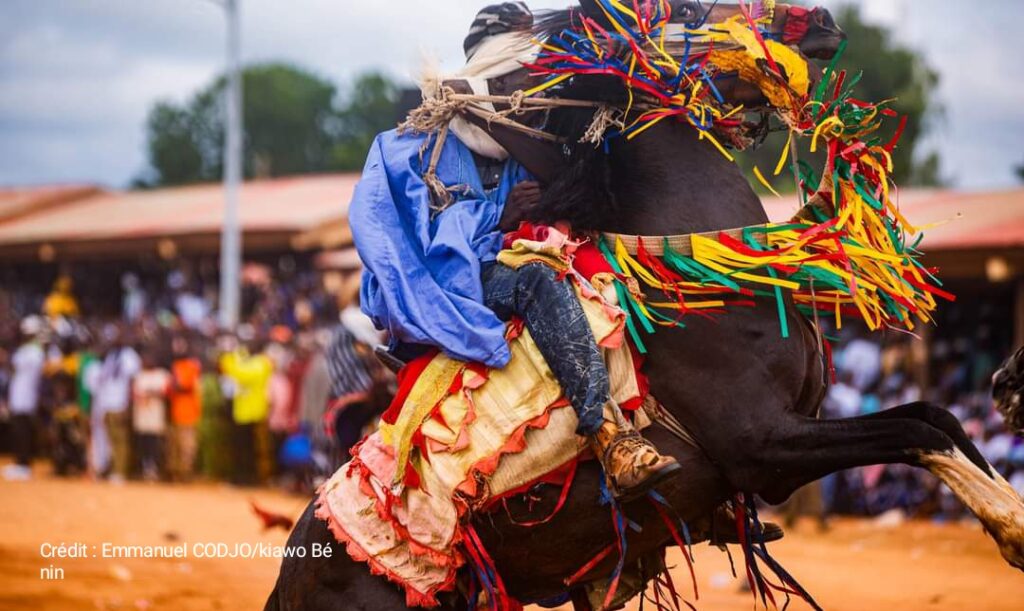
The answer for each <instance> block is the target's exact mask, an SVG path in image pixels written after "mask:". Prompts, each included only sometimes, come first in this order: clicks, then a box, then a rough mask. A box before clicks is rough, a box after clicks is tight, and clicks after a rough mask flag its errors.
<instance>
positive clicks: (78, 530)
mask: <svg viewBox="0 0 1024 611" xmlns="http://www.w3.org/2000/svg"><path fill="white" fill-rule="evenodd" d="M37 471H38V474H39V477H37V479H36V480H34V481H31V482H3V481H0V609H144V610H145V609H173V610H199V609H227V610H232V611H234V610H236V609H260V608H262V605H263V601H264V600H265V598H266V595H267V593H269V591H270V589H271V588H272V587H273V583H274V579H275V577H276V574H277V567H278V564H279V560H277V559H274V558H264V559H259V560H246V559H230V558H228V559H212V560H207V559H195V558H188V559H185V560H176V559H131V560H120V559H102V558H96V559H84V560H60V559H44V558H42V557H41V556H40V545H41V544H42V543H44V542H48V543H52V544H59V543H61V542H64V543H73V542H81V543H85V544H86V545H88V546H93V545H97V546H100V545H102V544H103V543H104V542H110V543H114V544H118V545H139V544H148V545H170V544H173V543H176V542H186V543H187V544H188V545H189V548H191V546H192V544H193V543H196V542H214V543H227V544H229V546H233V545H234V544H235V543H250V544H257V543H261V542H262V543H266V544H273V545H283V544H284V542H285V539H286V538H287V537H286V533H284V532H281V531H279V530H278V531H273V532H270V533H262V532H261V530H260V525H259V522H258V521H257V519H256V518H255V516H253V515H252V513H251V512H250V510H249V507H248V501H249V499H251V498H254V499H256V500H257V501H258V502H259V503H260V504H261V505H262V506H263V507H265V508H267V509H270V510H273V511H278V512H281V513H284V514H287V515H290V516H293V517H297V516H298V515H299V514H300V513H301V512H302V509H303V507H304V505H305V500H304V499H303V498H301V497H293V496H287V495H284V494H281V493H278V492H273V491H266V490H258V491H247V490H238V489H234V488H231V487H228V486H223V485H213V484H196V485H189V486H167V485H148V484H138V483H129V484H126V485H123V486H113V485H109V484H100V483H93V482H89V481H86V480H57V479H53V478H50V477H48V476H47V475H46V473H45V469H43V470H37ZM97 549H99V548H97ZM772 549H773V552H774V555H775V556H776V558H778V559H779V560H780V561H782V563H783V564H784V566H786V568H787V569H789V570H790V572H791V573H793V574H794V575H796V576H797V577H798V579H800V580H801V582H802V583H803V585H804V586H805V587H807V588H808V589H809V590H810V591H811V592H812V593H813V594H814V595H815V596H816V597H817V599H818V601H819V603H820V604H821V605H822V606H823V607H824V608H825V609H830V610H831V609H839V610H843V609H849V610H853V609H857V610H860V609H901V610H909V609H928V610H936V611H937V610H940V609H993V610H995V609H1006V610H1010V609H1021V608H1022V604H1024V603H1022V602H1021V601H1024V575H1021V574H1020V573H1019V572H1017V571H1015V570H1013V569H1011V568H1009V567H1008V566H1007V565H1005V564H1004V563H1003V562H1002V560H1001V559H1000V558H999V555H998V553H997V551H996V549H995V546H994V545H993V544H992V542H991V541H989V540H988V539H987V538H986V537H985V535H984V534H983V533H982V532H981V529H980V528H979V527H978V526H976V525H944V526H939V525H935V524H931V523H926V522H908V523H904V524H902V525H899V526H898V527H884V526H880V525H877V524H874V523H872V522H870V521H865V520H853V519H844V520H837V521H836V522H835V523H834V527H833V529H832V531H831V532H829V533H828V534H827V535H820V534H818V533H817V532H816V531H815V529H814V527H813V526H812V525H811V524H809V523H808V524H805V525H802V526H801V527H798V528H797V529H795V531H793V532H790V533H789V535H788V536H787V538H786V539H785V540H784V541H782V542H780V543H778V544H775V545H773V547H772ZM696 555H697V565H696V567H697V579H698V585H699V589H700V595H701V597H700V601H699V602H697V603H696V606H697V608H698V609H702V610H711V611H714V610H723V609H740V610H750V609H753V608H754V605H753V600H752V598H751V597H750V595H749V594H746V593H741V592H740V591H739V587H740V586H739V582H738V581H737V580H734V579H732V577H731V575H730V573H729V564H728V560H727V559H726V557H725V555H724V554H721V553H719V552H718V551H717V550H714V549H711V548H708V547H707V546H699V547H698V549H697V550H696ZM669 560H670V563H671V564H672V565H674V566H676V569H675V570H674V575H675V584H676V586H677V587H678V588H679V589H680V590H681V591H682V592H684V593H686V594H687V598H688V599H690V600H691V601H692V600H693V595H692V591H691V589H690V576H689V573H688V572H687V570H686V568H685V563H682V559H681V557H680V556H679V553H678V550H676V551H675V552H673V554H671V555H670V559H669ZM737 561H739V558H737ZM51 564H53V565H54V566H56V567H60V568H63V569H64V579H63V580H62V581H46V580H41V579H40V574H39V573H40V569H41V568H43V567H48V566H50V565H51ZM737 569H739V570H742V567H740V566H737ZM338 608H339V609H342V608H343V606H342V605H339V607H338ZM636 608H637V605H636V604H634V605H632V606H631V607H630V609H631V610H633V609H636ZM647 608H649V609H650V608H653V606H648V607H647ZM790 608H791V609H801V608H804V607H803V606H802V605H797V604H794V605H792V606H791V607H790ZM565 609H568V607H565ZM531 611H534V610H533V609H531Z"/></svg>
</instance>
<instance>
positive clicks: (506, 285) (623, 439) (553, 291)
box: [482, 263, 678, 497]
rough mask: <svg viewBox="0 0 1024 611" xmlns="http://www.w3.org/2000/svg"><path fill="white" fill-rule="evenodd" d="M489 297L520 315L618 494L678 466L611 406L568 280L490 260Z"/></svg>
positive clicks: (502, 311)
mask: <svg viewBox="0 0 1024 611" xmlns="http://www.w3.org/2000/svg"><path fill="white" fill-rule="evenodd" d="M482 276H483V286H484V303H485V305H487V307H489V308H490V309H492V310H493V311H494V312H495V313H496V314H497V315H498V316H499V317H500V318H502V319H505V320H508V319H509V318H511V317H512V316H513V315H515V316H519V317H520V318H521V319H522V320H523V322H524V323H525V325H526V328H527V329H528V330H529V331H530V335H531V336H532V337H533V341H534V343H536V344H537V348H538V350H540V353H541V354H542V355H543V356H544V359H545V360H546V361H547V363H548V367H550V368H551V372H552V373H553V374H554V376H555V378H556V379H557V380H558V382H559V384H561V386H562V389H563V391H564V392H565V395H566V398H567V399H568V400H569V402H570V403H571V404H572V406H573V408H574V409H575V411H576V415H577V417H578V419H579V427H578V429H577V433H578V434H580V435H584V436H587V437H589V438H590V439H591V440H592V442H593V443H594V445H595V446H596V448H595V451H596V453H597V455H598V458H599V459H600V460H601V462H602V464H603V465H604V467H605V471H606V472H607V473H608V475H609V479H611V481H612V483H613V485H614V487H615V488H617V494H618V495H619V496H622V497H632V496H636V495H638V494H642V493H643V492H645V491H646V490H647V489H649V488H650V487H651V486H652V485H654V484H655V483H656V482H657V481H658V480H660V479H661V478H663V477H664V476H666V475H668V474H669V473H671V472H673V471H675V470H677V469H678V464H677V463H676V461H675V460H674V459H673V458H671V457H667V456H661V455H660V454H658V451H657V450H656V449H655V448H654V446H653V445H652V444H651V443H650V442H648V441H646V440H645V439H644V438H643V437H641V436H640V435H639V434H638V433H637V432H636V431H635V430H634V429H633V427H632V426H630V425H629V423H628V422H627V421H626V420H625V419H624V418H622V417H621V413H618V407H617V406H615V405H614V404H612V405H611V407H612V410H611V412H612V414H613V416H612V419H611V420H606V419H605V417H604V411H605V406H606V405H608V404H610V403H611V400H610V394H609V387H608V371H607V370H606V369H605V365H604V359H603V358H602V356H601V351H600V349H599V348H598V347H597V343H596V342H595V341H594V336H593V333H592V332H591V330H590V325H589V324H588V323H587V319H586V315H585V314H584V312H583V307H582V306H581V305H580V303H579V299H578V298H577V297H576V293H575V292H574V291H573V289H572V287H571V286H570V284H569V281H568V280H559V279H558V274H557V272H555V270H553V269H551V268H550V267H548V266H547V265H544V264H543V263H528V264H526V265H523V266H521V267H519V268H516V269H513V268H511V267H508V266H505V265H502V264H500V263H493V264H490V265H487V266H485V267H484V270H483V274H482Z"/></svg>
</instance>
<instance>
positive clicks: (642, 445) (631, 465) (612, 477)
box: [590, 418, 679, 501]
mask: <svg viewBox="0 0 1024 611" xmlns="http://www.w3.org/2000/svg"><path fill="white" fill-rule="evenodd" d="M590 443H591V445H592V447H593V450H594V454H595V455H597V458H598V460H600V461H601V465H602V466H603V467H604V472H605V474H606V475H607V476H608V485H609V488H610V490H611V493H612V494H613V495H614V496H615V499H616V500H618V501H631V500H633V499H636V498H639V497H641V496H643V495H645V494H647V491H648V490H650V489H651V488H653V487H654V486H656V485H657V484H659V483H661V482H663V481H665V479H666V478H668V477H670V476H672V475H678V472H679V463H678V462H676V459H674V458H672V457H671V456H662V455H661V454H659V453H658V450H657V448H655V447H654V444H652V443H651V442H649V441H647V440H646V439H644V438H643V437H641V436H640V433H638V432H637V431H636V429H634V428H633V426H632V425H630V424H629V423H628V422H626V421H625V419H622V418H619V422H618V423H616V422H608V421H607V420H606V421H605V423H604V424H603V425H602V426H601V429H600V430H599V431H598V432H597V433H595V434H594V435H593V436H591V437H590Z"/></svg>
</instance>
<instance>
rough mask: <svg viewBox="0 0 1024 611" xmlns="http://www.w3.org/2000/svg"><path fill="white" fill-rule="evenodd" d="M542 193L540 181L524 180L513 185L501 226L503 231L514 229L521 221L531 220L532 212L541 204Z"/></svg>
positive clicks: (506, 202)
mask: <svg viewBox="0 0 1024 611" xmlns="http://www.w3.org/2000/svg"><path fill="white" fill-rule="evenodd" d="M541 193H542V191H541V188H540V183H538V182H535V181H532V180H524V181H523V182H521V183H518V184H517V185H516V186H514V187H512V192H511V193H509V194H508V199H507V200H506V201H505V211H504V213H503V214H502V216H501V223H500V224H499V228H500V229H501V230H502V231H514V230H515V229H516V228H517V227H519V223H521V222H522V221H525V220H529V219H530V218H531V217H532V212H533V211H534V210H535V209H536V208H537V206H538V205H540V196H541Z"/></svg>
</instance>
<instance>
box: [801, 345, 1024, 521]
mask: <svg viewBox="0 0 1024 611" xmlns="http://www.w3.org/2000/svg"><path fill="white" fill-rule="evenodd" d="M926 349H927V353H925V350H926ZM1006 356H1007V355H1006V354H1000V353H999V350H998V349H997V348H996V347H995V346H994V342H992V341H991V338H990V337H989V331H988V329H987V328H986V327H975V328H973V329H970V328H965V329H962V330H961V332H960V334H958V335H952V336H949V337H936V338H933V339H932V340H931V341H930V342H929V343H928V344H927V348H926V344H924V343H923V342H920V341H917V340H913V339H911V338H908V337H906V336H903V335H900V334H895V333H894V334H890V335H885V336H882V337H881V339H880V338H879V337H878V336H876V335H868V334H863V333H861V334H858V333H854V334H852V335H850V336H844V337H843V339H842V341H840V342H838V343H837V344H836V348H835V357H834V367H835V382H834V383H833V384H832V385H831V387H830V388H829V391H828V395H827V396H826V399H825V402H824V405H823V408H822V416H823V417H825V418H847V417H854V416H862V415H867V414H872V413H875V412H878V411H880V410H884V409H889V408H891V407H895V406H897V405H903V404H907V403H913V402H915V401H929V402H932V403H935V404H938V405H940V406H942V407H945V408H946V409H948V410H949V411H950V412H952V413H953V414H954V415H955V416H956V417H957V418H958V419H959V420H960V422H961V424H962V425H963V428H964V430H965V431H966V433H967V435H968V436H969V437H970V438H971V440H972V441H973V442H974V444H975V445H976V446H977V447H978V449H979V450H980V451H981V453H982V454H983V455H984V456H985V458H987V459H988V461H989V462H990V463H992V465H994V466H995V468H996V469H998V470H999V471H1000V472H1001V473H1002V474H1003V476H1004V477H1006V478H1007V479H1008V480H1009V481H1010V483H1011V485H1012V486H1013V487H1014V488H1015V489H1016V490H1017V491H1018V492H1020V493H1021V494H1024V439H1021V438H1019V437H1016V436H1014V435H1013V434H1011V433H1010V432H1009V431H1007V429H1006V427H1005V426H1004V425H1003V418H1002V415H1001V414H1000V413H999V412H998V411H996V410H995V409H994V406H993V403H992V396H991V379H992V375H993V373H995V371H996V370H997V369H998V367H999V364H1000V363H1001V361H1002V359H1003V358H1005V357H1006ZM814 490H815V492H814V494H820V496H821V501H822V502H820V503H815V502H812V503H810V505H809V506H811V507H816V508H817V511H820V512H823V513H822V514H821V515H819V517H820V518H822V519H824V515H825V514H827V513H843V514H862V515H879V514H882V513H885V512H888V511H890V510H893V509H899V510H902V511H903V512H904V513H906V514H907V515H912V516H920V517H931V518H934V519H938V520H953V519H959V518H960V517H963V516H965V515H966V510H965V508H964V507H962V506H961V505H960V503H959V502H958V501H957V500H956V498H955V497H954V496H953V494H952V492H950V491H949V490H948V489H947V488H946V487H944V486H941V485H939V481H938V479H937V478H935V477H933V476H931V475H930V474H929V473H927V472H925V471H923V470H921V469H916V468H913V467H910V466H906V465H877V466H870V467H863V468H859V469H853V470H849V471H845V472H842V473H837V474H835V475H832V476H829V477H827V478H825V479H824V480H823V481H822V482H821V484H820V486H819V487H817V488H816V489H814Z"/></svg>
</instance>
